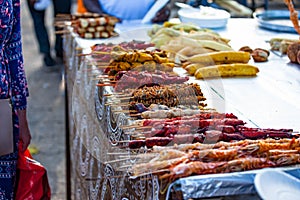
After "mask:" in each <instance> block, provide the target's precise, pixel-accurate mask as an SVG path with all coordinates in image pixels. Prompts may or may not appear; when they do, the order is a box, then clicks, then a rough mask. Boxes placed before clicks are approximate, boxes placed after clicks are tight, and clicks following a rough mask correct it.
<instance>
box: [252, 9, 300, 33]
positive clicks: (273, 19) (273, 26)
mask: <svg viewBox="0 0 300 200" xmlns="http://www.w3.org/2000/svg"><path fill="white" fill-rule="evenodd" d="M253 17H254V19H256V21H257V22H258V25H259V27H261V28H264V29H268V30H272V31H277V32H287V33H297V32H296V31H295V29H294V26H293V23H292V21H291V20H290V12H289V11H288V10H268V11H263V12H254V13H253Z"/></svg>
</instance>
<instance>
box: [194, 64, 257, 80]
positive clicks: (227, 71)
mask: <svg viewBox="0 0 300 200" xmlns="http://www.w3.org/2000/svg"><path fill="white" fill-rule="evenodd" d="M258 72H259V69H258V68H257V67H256V66H253V65H250V64H245V63H235V64H222V65H214V66H208V67H203V68H199V69H197V71H196V72H195V77H196V78H197V79H203V78H212V77H232V76H255V75H256V74H257V73H258Z"/></svg>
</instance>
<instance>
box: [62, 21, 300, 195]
mask: <svg viewBox="0 0 300 200" xmlns="http://www.w3.org/2000/svg"><path fill="white" fill-rule="evenodd" d="M150 28H151V26H143V27H135V28H132V29H130V28H128V30H124V29H123V30H124V31H123V32H121V33H120V34H119V36H117V37H114V38H109V39H93V40H89V39H82V38H79V37H78V36H76V34H74V33H72V32H71V33H70V34H66V35H65V39H64V49H65V55H66V67H65V74H66V77H65V81H66V85H67V88H66V89H67V111H68V113H67V115H68V117H69V120H68V127H69V133H68V136H69V147H68V148H69V150H70V155H68V157H69V159H70V166H69V170H70V177H69V178H70V181H71V191H72V199H123V200H126V199H130V200H132V199H200V198H219V197H224V198H226V197H230V196H231V197H243V198H246V199H247V198H249V199H250V198H251V199H259V196H258V195H257V193H256V190H255V187H254V182H253V181H254V177H255V174H256V173H258V172H260V171H262V170H263V169H260V170H251V171H245V172H233V173H222V174H211V175H209V174H207V175H198V176H190V177H185V178H180V179H178V180H176V181H174V182H172V183H168V184H165V185H164V184H162V183H161V182H160V179H159V177H158V176H157V175H155V174H151V173H149V174H145V175H143V176H139V177H136V178H135V177H132V176H131V174H130V172H129V171H128V170H127V169H128V167H130V165H131V164H133V163H135V161H136V159H137V157H135V156H132V157H130V156H129V157H128V150H126V149H125V148H120V147H119V144H120V143H121V142H123V141H128V140H129V139H130V134H125V133H124V131H123V129H122V127H124V126H126V125H129V124H130V123H131V119H130V118H128V115H126V113H125V112H122V110H121V108H120V107H118V105H115V104H117V103H115V102H114V101H112V100H111V98H108V97H107V96H108V94H111V93H113V88H112V87H111V86H104V87H98V86H97V84H98V81H99V79H98V78H97V75H99V74H98V73H95V72H97V69H96V67H95V65H94V64H93V62H94V61H91V59H90V58H89V56H83V55H86V54H88V53H90V51H91V46H93V45H95V44H100V43H109V42H112V43H114V44H118V43H120V42H123V41H131V40H141V41H149V37H148V36H147V30H149V29H150ZM215 31H216V32H218V33H219V34H220V35H222V36H224V37H225V38H228V39H230V45H231V46H232V47H233V48H234V49H236V50H238V49H239V48H240V47H242V46H250V47H252V48H265V49H269V48H270V46H269V43H267V42H266V41H268V40H270V39H271V38H274V37H277V38H280V37H282V38H291V39H295V38H296V39H297V38H298V36H297V35H296V34H289V33H281V32H274V31H268V30H265V29H262V28H260V27H258V24H257V22H256V21H255V20H254V19H238V18H235V19H229V21H228V24H227V26H226V28H223V29H217V30H215ZM254 64H255V66H257V67H258V68H259V73H258V75H257V76H255V77H246V78H240V77H239V78H217V79H207V80H197V79H195V78H194V77H192V76H190V79H189V82H193V83H198V84H199V85H200V86H201V89H202V91H203V93H204V94H205V97H206V98H207V104H208V106H209V107H211V108H215V109H216V110H217V111H218V112H221V113H234V114H235V115H236V116H238V118H239V119H242V120H244V121H245V122H246V123H247V126H249V127H259V128H276V129H281V128H288V129H293V130H294V131H299V130H300V118H299V117H298V115H299V113H300V104H298V103H297V102H298V101H297V100H298V99H299V98H300V82H299V77H300V66H299V65H297V64H291V63H290V62H289V59H288V58H287V56H286V55H285V56H280V55H278V53H273V52H271V54H270V56H269V60H268V61H267V62H263V63H254ZM174 70H175V71H176V72H177V73H178V74H181V75H186V74H185V71H184V70H183V69H182V68H176V67H175V68H174ZM132 151H133V150H132ZM134 151H135V153H141V154H142V153H144V152H146V151H147V149H145V148H140V149H138V150H134ZM122 155H124V156H122ZM282 169H283V170H285V171H286V172H288V173H290V174H292V175H294V176H299V174H300V173H299V172H300V171H299V169H298V167H297V166H289V167H283V168H282ZM299 177H300V176H299Z"/></svg>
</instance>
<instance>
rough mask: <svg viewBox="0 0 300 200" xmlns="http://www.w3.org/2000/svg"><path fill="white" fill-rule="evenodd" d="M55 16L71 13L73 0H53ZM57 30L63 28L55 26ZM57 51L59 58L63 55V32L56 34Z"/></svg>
mask: <svg viewBox="0 0 300 200" xmlns="http://www.w3.org/2000/svg"><path fill="white" fill-rule="evenodd" d="M53 9H54V17H56V16H57V14H71V0H64V1H62V0H53ZM55 30H56V31H57V30H61V28H58V27H55ZM55 36H56V37H55V51H56V56H57V57H58V58H62V57H63V42H62V37H61V34H56V35H55Z"/></svg>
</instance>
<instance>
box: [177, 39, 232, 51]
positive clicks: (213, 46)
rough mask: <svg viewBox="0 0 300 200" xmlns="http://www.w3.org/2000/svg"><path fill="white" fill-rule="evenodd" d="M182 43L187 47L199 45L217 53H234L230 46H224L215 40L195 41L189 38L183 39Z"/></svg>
mask: <svg viewBox="0 0 300 200" xmlns="http://www.w3.org/2000/svg"><path fill="white" fill-rule="evenodd" d="M181 41H182V43H183V44H185V45H191V46H195V45H197V46H201V47H203V48H209V49H213V50H216V51H233V49H232V48H231V47H230V46H229V45H227V44H222V43H220V42H217V41H213V40H195V39H191V38H188V37H181Z"/></svg>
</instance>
